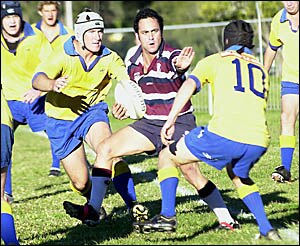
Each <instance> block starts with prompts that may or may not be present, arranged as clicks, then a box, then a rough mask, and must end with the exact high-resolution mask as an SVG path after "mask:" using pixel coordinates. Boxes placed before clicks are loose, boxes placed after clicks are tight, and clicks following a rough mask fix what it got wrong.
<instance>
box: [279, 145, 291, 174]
mask: <svg viewBox="0 0 300 246" xmlns="http://www.w3.org/2000/svg"><path fill="white" fill-rule="evenodd" d="M294 150H295V149H294V148H281V149H280V153H281V162H282V165H283V166H284V168H285V169H286V170H288V171H289V172H290V171H291V166H292V160H293V154H294Z"/></svg>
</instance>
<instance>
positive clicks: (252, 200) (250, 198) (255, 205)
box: [242, 192, 273, 235]
mask: <svg viewBox="0 0 300 246" xmlns="http://www.w3.org/2000/svg"><path fill="white" fill-rule="evenodd" d="M242 200H243V202H244V203H245V204H246V206H247V207H248V208H249V210H250V212H251V213H252V214H253V215H254V216H255V218H256V221H257V224H258V227H259V231H260V233H261V234H263V235H266V234H267V233H268V231H270V230H271V229H273V227H272V226H271V224H270V222H269V220H268V218H267V215H266V213H265V210H264V205H263V202H262V199H261V196H260V194H259V193H258V192H253V193H251V194H249V195H247V196H246V197H244V198H243V199H242Z"/></svg>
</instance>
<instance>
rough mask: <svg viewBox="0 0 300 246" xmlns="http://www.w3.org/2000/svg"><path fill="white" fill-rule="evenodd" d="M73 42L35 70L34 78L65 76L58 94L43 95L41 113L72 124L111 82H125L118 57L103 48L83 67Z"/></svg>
mask: <svg viewBox="0 0 300 246" xmlns="http://www.w3.org/2000/svg"><path fill="white" fill-rule="evenodd" d="M74 39H75V37H74V36H72V37H71V38H70V39H68V40H67V41H66V42H65V44H64V47H62V49H57V50H55V51H53V53H52V54H51V55H50V56H49V58H48V59H47V61H45V62H43V63H41V64H40V65H39V66H38V67H37V69H36V74H38V73H45V74H46V75H47V76H48V77H49V78H50V79H57V78H59V77H62V76H68V84H67V86H66V87H65V88H63V90H62V92H61V93H57V92H48V93H47V97H46V105H45V112H46V114H47V115H48V116H49V117H52V118H55V119H61V120H74V119H75V118H77V117H78V115H80V114H82V113H83V111H84V109H86V108H87V107H90V106H92V105H95V104H97V103H99V102H101V101H104V100H105V98H106V95H107V94H108V92H109V90H110V88H111V86H112V82H113V80H116V81H120V80H128V79H129V76H128V74H127V72H126V68H125V64H124V62H123V60H122V59H121V57H120V56H119V55H118V54H117V53H116V52H114V51H111V50H110V49H108V48H106V47H105V46H102V47H101V50H100V52H99V53H100V55H97V56H96V55H95V60H94V62H93V63H92V64H91V65H90V66H89V67H87V66H86V64H85V62H84V60H83V58H82V57H81V56H80V55H78V53H77V52H76V51H75V48H74V45H73V40H74Z"/></svg>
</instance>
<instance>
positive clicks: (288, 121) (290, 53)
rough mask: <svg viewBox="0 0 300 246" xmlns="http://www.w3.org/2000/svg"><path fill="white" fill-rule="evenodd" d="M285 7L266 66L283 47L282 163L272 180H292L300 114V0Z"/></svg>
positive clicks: (272, 37) (276, 22) (273, 29)
mask: <svg viewBox="0 0 300 246" xmlns="http://www.w3.org/2000/svg"><path fill="white" fill-rule="evenodd" d="M282 3H283V6H284V8H283V9H281V10H280V11H279V12H278V13H277V14H276V15H275V16H274V17H273V20H272V23H271V31H270V37H269V45H268V47H267V49H266V51H265V55H264V66H265V68H266V69H267V70H268V71H269V70H270V68H271V66H272V63H273V60H274V58H275V56H276V54H277V50H278V49H279V48H282V56H283V64H282V77H281V117H280V128H281V134H280V137H279V146H280V152H281V165H280V166H278V167H276V168H275V171H274V172H273V173H272V179H273V180H274V181H277V182H282V183H284V182H290V181H291V166H292V160H293V154H294V150H295V146H296V139H297V138H296V136H295V124H296V120H297V118H298V115H299V1H282Z"/></svg>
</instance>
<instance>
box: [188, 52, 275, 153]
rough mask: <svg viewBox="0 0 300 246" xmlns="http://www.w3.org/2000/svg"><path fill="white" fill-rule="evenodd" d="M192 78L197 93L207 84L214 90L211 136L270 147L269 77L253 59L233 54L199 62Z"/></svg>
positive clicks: (210, 124)
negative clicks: (268, 116)
mask: <svg viewBox="0 0 300 246" xmlns="http://www.w3.org/2000/svg"><path fill="white" fill-rule="evenodd" d="M189 78H192V79H193V80H194V81H195V82H196V83H197V85H198V89H199V88H201V87H202V86H203V85H204V84H206V83H210V84H211V86H212V93H213V112H214V114H213V116H212V118H211V120H210V121H209V124H208V130H209V131H210V132H212V133H215V134H217V135H219V136H222V137H225V138H227V139H230V140H233V141H236V142H240V143H245V144H252V145H258V146H262V147H266V146H268V144H269V139H270V136H269V133H268V128H267V124H266V117H265V110H266V106H267V97H268V91H269V81H268V73H267V71H266V70H265V69H264V67H263V66H262V65H261V64H260V63H259V62H258V61H257V59H256V58H255V57H254V56H252V55H251V54H247V53H242V54H238V53H237V52H236V51H234V50H226V51H223V52H221V53H217V54H213V55H211V56H208V57H206V58H204V59H203V60H201V61H199V62H198V63H197V65H196V67H195V68H194V70H193V71H192V72H191V74H190V75H189ZM198 91H199V90H198Z"/></svg>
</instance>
